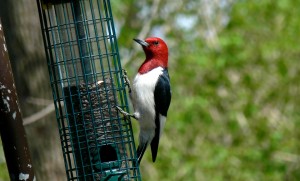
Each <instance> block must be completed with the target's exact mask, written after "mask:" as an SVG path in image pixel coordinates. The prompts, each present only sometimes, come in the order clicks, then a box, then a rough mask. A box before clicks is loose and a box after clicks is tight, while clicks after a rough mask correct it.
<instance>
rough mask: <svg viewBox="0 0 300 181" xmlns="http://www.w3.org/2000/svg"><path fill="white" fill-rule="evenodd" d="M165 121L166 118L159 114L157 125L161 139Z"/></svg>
mask: <svg viewBox="0 0 300 181" xmlns="http://www.w3.org/2000/svg"><path fill="white" fill-rule="evenodd" d="M166 120H167V117H166V116H163V115H161V114H159V123H160V130H159V131H160V132H159V138H160V137H161V135H162V133H163V130H164V127H165V124H166Z"/></svg>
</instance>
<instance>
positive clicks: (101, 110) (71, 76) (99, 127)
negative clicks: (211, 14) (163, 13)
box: [37, 0, 141, 181]
mask: <svg viewBox="0 0 300 181" xmlns="http://www.w3.org/2000/svg"><path fill="white" fill-rule="evenodd" d="M37 2H38V8H39V15H40V20H41V26H42V32H43V39H44V44H45V50H46V56H47V63H48V69H49V75H50V81H51V87H52V92H53V98H54V104H55V110H56V117H57V122H58V127H59V134H60V139H61V145H62V150H63V155H64V161H65V167H66V172H67V178H68V180H80V181H81V180H141V177H140V172H139V168H138V166H136V165H138V164H136V163H137V158H136V151H135V150H136V149H135V145H134V138H133V133H132V129H131V123H130V121H129V120H127V119H122V118H121V117H122V116H121V115H120V114H119V113H118V111H117V109H116V106H120V107H121V108H123V109H125V110H128V104H127V98H126V91H125V84H124V80H123V78H122V76H123V72H122V68H121V64H120V58H119V52H118V45H117V38H116V34H115V29H114V22H113V17H112V12H111V7H110V1H109V0H37Z"/></svg>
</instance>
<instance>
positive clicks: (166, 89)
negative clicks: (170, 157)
mask: <svg viewBox="0 0 300 181" xmlns="http://www.w3.org/2000/svg"><path fill="white" fill-rule="evenodd" d="M170 102H171V86H170V77H169V74H168V70H167V69H164V70H163V74H162V75H160V77H159V78H158V81H157V83H156V86H155V90H154V103H155V112H156V115H155V125H156V128H155V136H154V138H153V140H152V141H151V152H152V161H153V162H155V160H156V156H157V150H158V144H159V136H160V120H159V115H160V114H161V115H163V116H165V117H167V112H168V109H169V106H170Z"/></svg>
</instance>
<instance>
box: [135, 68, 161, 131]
mask: <svg viewBox="0 0 300 181" xmlns="http://www.w3.org/2000/svg"><path fill="white" fill-rule="evenodd" d="M162 71H163V68H162V67H157V68H155V69H153V70H151V71H149V72H147V73H145V74H139V73H138V74H137V75H136V76H135V79H134V81H133V90H132V94H133V96H132V99H133V100H132V104H133V106H134V109H135V115H136V116H137V117H138V118H139V122H140V128H141V129H143V130H148V129H153V128H155V103H154V89H155V85H156V82H157V80H158V77H159V76H160V75H161V74H162V73H163V72H162Z"/></svg>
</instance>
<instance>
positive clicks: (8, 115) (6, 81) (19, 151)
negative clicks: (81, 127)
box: [0, 19, 35, 181]
mask: <svg viewBox="0 0 300 181" xmlns="http://www.w3.org/2000/svg"><path fill="white" fill-rule="evenodd" d="M0 134H1V139H2V144H3V149H4V154H5V158H6V163H7V167H8V171H9V175H10V180H12V181H14V180H20V181H21V180H23V181H24V180H25V181H32V180H35V176H34V172H33V167H32V163H31V158H30V154H29V149H28V144H27V140H26V134H25V129H24V127H23V121H22V116H21V112H20V108H19V104H18V97H17V92H16V87H15V83H14V78H13V74H12V69H11V65H10V61H9V56H8V51H7V48H6V43H5V38H4V32H3V28H2V23H1V19H0Z"/></svg>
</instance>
